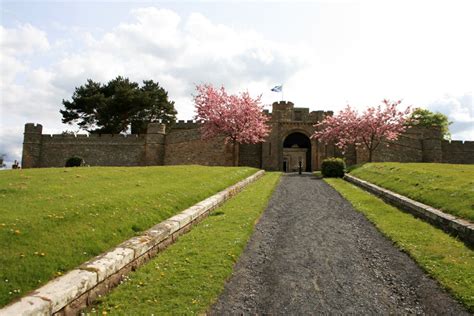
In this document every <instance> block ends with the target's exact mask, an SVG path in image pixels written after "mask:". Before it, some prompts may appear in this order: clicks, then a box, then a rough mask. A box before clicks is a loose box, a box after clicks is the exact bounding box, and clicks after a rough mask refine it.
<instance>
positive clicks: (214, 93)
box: [194, 84, 270, 166]
mask: <svg viewBox="0 0 474 316" xmlns="http://www.w3.org/2000/svg"><path fill="white" fill-rule="evenodd" d="M196 90H197V95H195V96H194V103H195V106H196V112H197V114H196V117H195V118H196V120H197V121H198V122H201V123H202V125H201V133H202V138H203V139H210V138H214V137H216V136H224V140H225V143H226V144H227V143H231V144H232V146H233V151H232V154H233V164H234V166H236V165H237V164H238V158H237V144H256V143H260V142H263V141H264V140H265V137H266V136H267V135H268V133H269V132H270V127H269V126H268V125H267V121H268V119H269V118H268V116H267V115H265V114H264V113H263V106H262V105H261V104H260V96H258V97H257V98H255V99H253V98H252V97H250V95H249V93H248V92H242V93H240V94H239V95H229V94H227V92H226V91H225V89H224V87H221V88H220V89H216V88H214V87H213V86H212V85H209V84H204V85H198V86H196Z"/></svg>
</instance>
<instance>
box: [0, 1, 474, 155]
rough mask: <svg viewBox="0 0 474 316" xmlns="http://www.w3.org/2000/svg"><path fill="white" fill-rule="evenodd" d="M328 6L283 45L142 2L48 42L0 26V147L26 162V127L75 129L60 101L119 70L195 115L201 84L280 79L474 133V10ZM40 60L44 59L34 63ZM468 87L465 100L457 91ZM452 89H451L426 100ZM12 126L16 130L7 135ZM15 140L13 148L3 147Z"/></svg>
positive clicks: (313, 104)
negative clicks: (388, 104) (107, 22)
mask: <svg viewBox="0 0 474 316" xmlns="http://www.w3.org/2000/svg"><path fill="white" fill-rule="evenodd" d="M326 7H327V8H330V7H331V6H330V5H329V4H326V5H323V6H321V10H322V11H321V12H320V13H319V14H318V15H316V16H318V17H321V20H318V21H311V23H309V24H308V25H307V26H308V27H307V28H305V29H304V30H302V31H305V32H307V33H305V36H304V37H302V36H298V38H299V40H298V41H295V42H289V41H288V42H285V43H282V42H277V41H270V40H268V39H267V38H266V37H265V36H264V35H263V34H262V33H259V32H257V31H256V30H252V29H244V28H236V27H231V26H229V25H230V23H231V22H229V24H225V25H224V24H219V23H215V22H214V21H213V20H211V19H209V18H208V17H206V16H204V15H203V14H201V13H191V14H189V15H181V14H177V13H176V12H174V11H171V10H167V9H157V8H154V7H149V8H140V9H134V10H132V11H131V19H130V20H128V22H122V23H117V25H116V26H115V27H113V28H108V29H101V30H100V31H96V30H95V29H92V28H91V29H88V28H84V27H75V26H69V25H59V24H57V25H56V24H55V26H54V32H55V33H56V35H57V34H62V38H61V36H59V38H54V40H53V41H52V42H51V43H52V44H50V39H48V34H46V33H45V32H44V31H43V30H40V29H39V28H36V27H34V26H32V25H30V24H23V25H18V26H17V27H15V28H4V27H2V26H0V48H1V49H0V59H1V60H0V66H1V87H0V94H1V111H2V113H1V117H2V122H1V125H2V126H1V129H0V131H2V134H1V135H2V140H1V142H2V146H1V148H10V149H8V150H9V151H11V152H12V153H15V154H11V155H13V156H14V157H15V158H14V159H19V156H18V152H19V151H20V152H21V141H19V139H20V138H21V130H22V129H23V125H24V123H26V122H36V123H41V124H43V126H44V130H45V132H48V133H49V132H57V131H60V130H62V129H65V128H67V127H65V126H64V125H62V124H61V123H60V122H61V117H60V114H59V109H60V108H61V101H62V99H63V98H66V99H67V98H70V97H71V95H72V93H73V91H74V88H75V87H77V86H79V85H82V84H84V83H85V81H86V79H88V78H91V79H93V80H95V81H100V82H107V81H108V80H111V79H113V78H114V77H116V76H118V75H122V76H126V77H129V78H130V79H131V80H134V81H141V80H144V79H153V80H155V81H158V82H159V83H160V84H161V85H162V86H163V87H164V88H165V89H167V90H168V91H169V96H170V98H171V99H172V100H174V101H175V102H176V107H177V110H178V115H179V117H180V118H183V119H190V118H192V116H193V105H192V99H191V94H192V93H193V92H194V85H195V84H199V83H203V82H209V83H212V84H214V85H224V86H225V87H226V88H227V89H228V90H229V91H231V92H233V93H235V92H238V91H242V90H246V89H247V90H249V92H250V93H251V94H252V95H259V94H263V96H262V101H263V102H264V103H266V104H270V103H271V102H272V101H274V100H276V99H279V98H280V95H279V94H277V93H272V92H270V91H269V89H270V88H271V87H272V86H274V85H276V84H284V96H285V99H286V100H291V101H293V102H294V103H295V104H296V105H297V106H300V107H310V108H311V109H312V110H316V109H323V110H334V111H337V110H339V109H341V108H342V107H344V106H345V105H346V104H347V103H349V104H351V105H353V106H355V107H358V108H359V109H361V108H362V107H365V106H370V105H376V104H378V103H379V102H380V101H381V100H382V99H383V98H390V99H404V104H406V105H413V106H423V105H428V108H429V109H431V110H438V111H441V112H443V113H445V114H448V116H449V117H450V119H451V120H453V121H455V123H454V124H453V125H452V126H451V130H452V134H453V138H461V139H474V132H473V128H472V124H473V120H474V119H473V109H472V88H473V86H474V83H473V79H472V73H473V71H474V63H473V59H472V55H473V54H474V48H473V45H472V41H470V38H468V37H467V36H466V34H469V32H468V31H466V30H470V29H472V28H473V27H474V24H473V22H472V21H473V20H472V19H471V18H470V15H469V14H470V10H467V9H466V8H465V7H464V6H463V5H459V3H458V2H456V3H455V4H453V5H451V4H446V5H440V4H437V3H436V4H435V3H431V2H430V3H429V4H428V3H424V4H419V3H416V4H415V3H413V2H402V3H399V2H384V4H383V5H382V4H379V3H378V2H361V4H360V6H359V9H358V10H355V11H352V9H351V10H342V11H341V10H339V9H338V10H334V9H335V8H332V9H331V10H332V11H331V10H329V11H324V10H325V8H326ZM352 7H353V6H350V8H352ZM356 7H357V6H356ZM338 8H339V7H338ZM420 14H421V15H420ZM309 15H311V14H309ZM356 15H358V16H356ZM292 18H293V19H296V18H298V17H292ZM270 22H272V21H271V20H269V23H270ZM291 22H292V20H291V17H289V18H288V20H285V21H274V23H291ZM313 22H314V23H313ZM356 24H357V25H356ZM289 26H290V25H289ZM288 29H291V28H290V27H288ZM306 38H307V41H306V40H302V39H306ZM295 43H300V44H295ZM38 55H41V56H42V55H46V56H47V58H46V60H47V62H43V63H41V62H38V61H37V57H38ZM466 91H471V92H469V93H467V94H466V95H467V97H466V95H465V96H464V97H459V96H460V95H463V94H464V93H466ZM445 93H450V94H449V95H447V96H446V97H442V98H440V99H439V100H436V101H433V102H430V101H431V100H433V99H436V98H437V97H438V96H442V95H444V94H445ZM469 95H470V97H469ZM6 117H8V120H7V119H6ZM6 130H8V131H9V132H8V133H10V132H13V131H14V130H15V132H19V133H20V137H19V138H18V137H16V138H15V137H10V138H9V137H6V136H5V135H6V132H5V131H6ZM10 142H12V144H13V143H14V147H11V146H5V144H7V143H8V144H9V143H10ZM11 148H16V149H14V150H12V149H11ZM9 154H10V153H9Z"/></svg>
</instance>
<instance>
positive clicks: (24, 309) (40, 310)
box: [0, 296, 51, 316]
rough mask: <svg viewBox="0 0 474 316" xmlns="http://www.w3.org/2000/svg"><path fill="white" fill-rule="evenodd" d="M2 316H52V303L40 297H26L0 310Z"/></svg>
mask: <svg viewBox="0 0 474 316" xmlns="http://www.w3.org/2000/svg"><path fill="white" fill-rule="evenodd" d="M0 315H1V316H16V315H21V316H30V315H31V316H33V315H34V316H36V315H51V303H50V302H48V301H46V300H43V299H41V298H39V297H34V296H26V297H23V298H22V299H20V300H19V301H17V302H14V303H12V304H10V305H7V306H5V307H4V308H2V309H0Z"/></svg>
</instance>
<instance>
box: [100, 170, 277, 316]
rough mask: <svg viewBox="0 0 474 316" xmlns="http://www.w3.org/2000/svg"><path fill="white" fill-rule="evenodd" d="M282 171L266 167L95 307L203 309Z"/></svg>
mask: <svg viewBox="0 0 474 316" xmlns="http://www.w3.org/2000/svg"><path fill="white" fill-rule="evenodd" d="M279 177H280V174H279V173H267V174H266V175H265V176H264V177H263V178H261V179H260V180H258V181H257V182H255V183H253V184H251V185H249V186H248V187H247V188H246V189H245V190H244V191H242V192H241V193H239V194H238V195H237V196H236V197H234V198H232V199H231V200H229V201H228V202H226V203H225V204H224V205H223V206H222V207H220V208H218V209H217V210H215V211H214V212H213V213H212V215H211V216H210V217H208V218H207V219H205V220H204V221H203V222H201V223H199V224H198V225H197V226H195V227H194V228H193V229H192V230H191V231H190V232H189V233H187V234H186V235H183V236H181V237H180V238H179V240H178V241H177V242H176V243H175V244H173V245H171V246H170V247H169V248H168V249H166V250H165V251H164V252H163V253H161V254H158V256H157V257H155V258H154V259H153V260H151V261H150V262H149V263H147V264H146V265H144V266H143V267H142V268H140V269H139V270H137V271H136V272H135V273H132V274H131V275H130V276H129V278H128V280H127V281H126V282H125V283H123V284H121V285H120V286H119V287H117V288H116V289H114V290H113V291H112V292H111V293H110V294H109V295H107V296H105V297H104V298H103V299H102V302H101V304H100V305H98V306H97V307H96V308H95V309H94V310H92V311H93V313H98V314H99V315H101V314H103V312H108V313H111V314H125V315H153V314H154V315H169V314H175V315H184V314H196V313H203V312H205V311H206V310H207V309H208V307H209V306H210V305H211V304H212V303H213V302H214V301H215V300H216V298H217V297H218V295H219V293H220V292H221V291H222V289H223V287H224V282H225V280H226V279H227V278H228V277H229V276H230V275H231V273H232V268H233V266H234V263H235V262H236V260H237V259H238V258H239V256H240V254H241V253H242V251H243V249H244V247H245V245H246V244H247V241H248V239H249V238H250V235H251V233H252V231H253V227H254V225H255V223H256V221H257V219H258V218H259V216H260V214H261V213H262V212H263V210H264V209H265V207H266V206H267V203H268V200H269V198H270V196H271V194H272V192H273V190H274V188H275V186H276V185H277V183H278V180H279Z"/></svg>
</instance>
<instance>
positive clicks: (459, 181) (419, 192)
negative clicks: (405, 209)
mask: <svg viewBox="0 0 474 316" xmlns="http://www.w3.org/2000/svg"><path fill="white" fill-rule="evenodd" d="M351 175H353V176H356V177H358V178H361V179H364V180H367V181H369V182H371V183H374V184H376V185H379V186H381V187H384V188H386V189H389V190H392V191H394V192H397V193H400V194H402V195H405V196H407V197H410V198H412V199H414V200H417V201H419V202H422V203H425V204H428V205H430V206H433V207H436V208H438V209H440V210H442V211H443V212H446V213H449V214H452V215H455V216H458V217H461V218H464V219H467V220H470V221H471V222H474V165H453V164H437V163H396V162H390V163H368V164H364V165H363V166H361V167H359V168H356V169H354V170H352V171H351Z"/></svg>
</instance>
